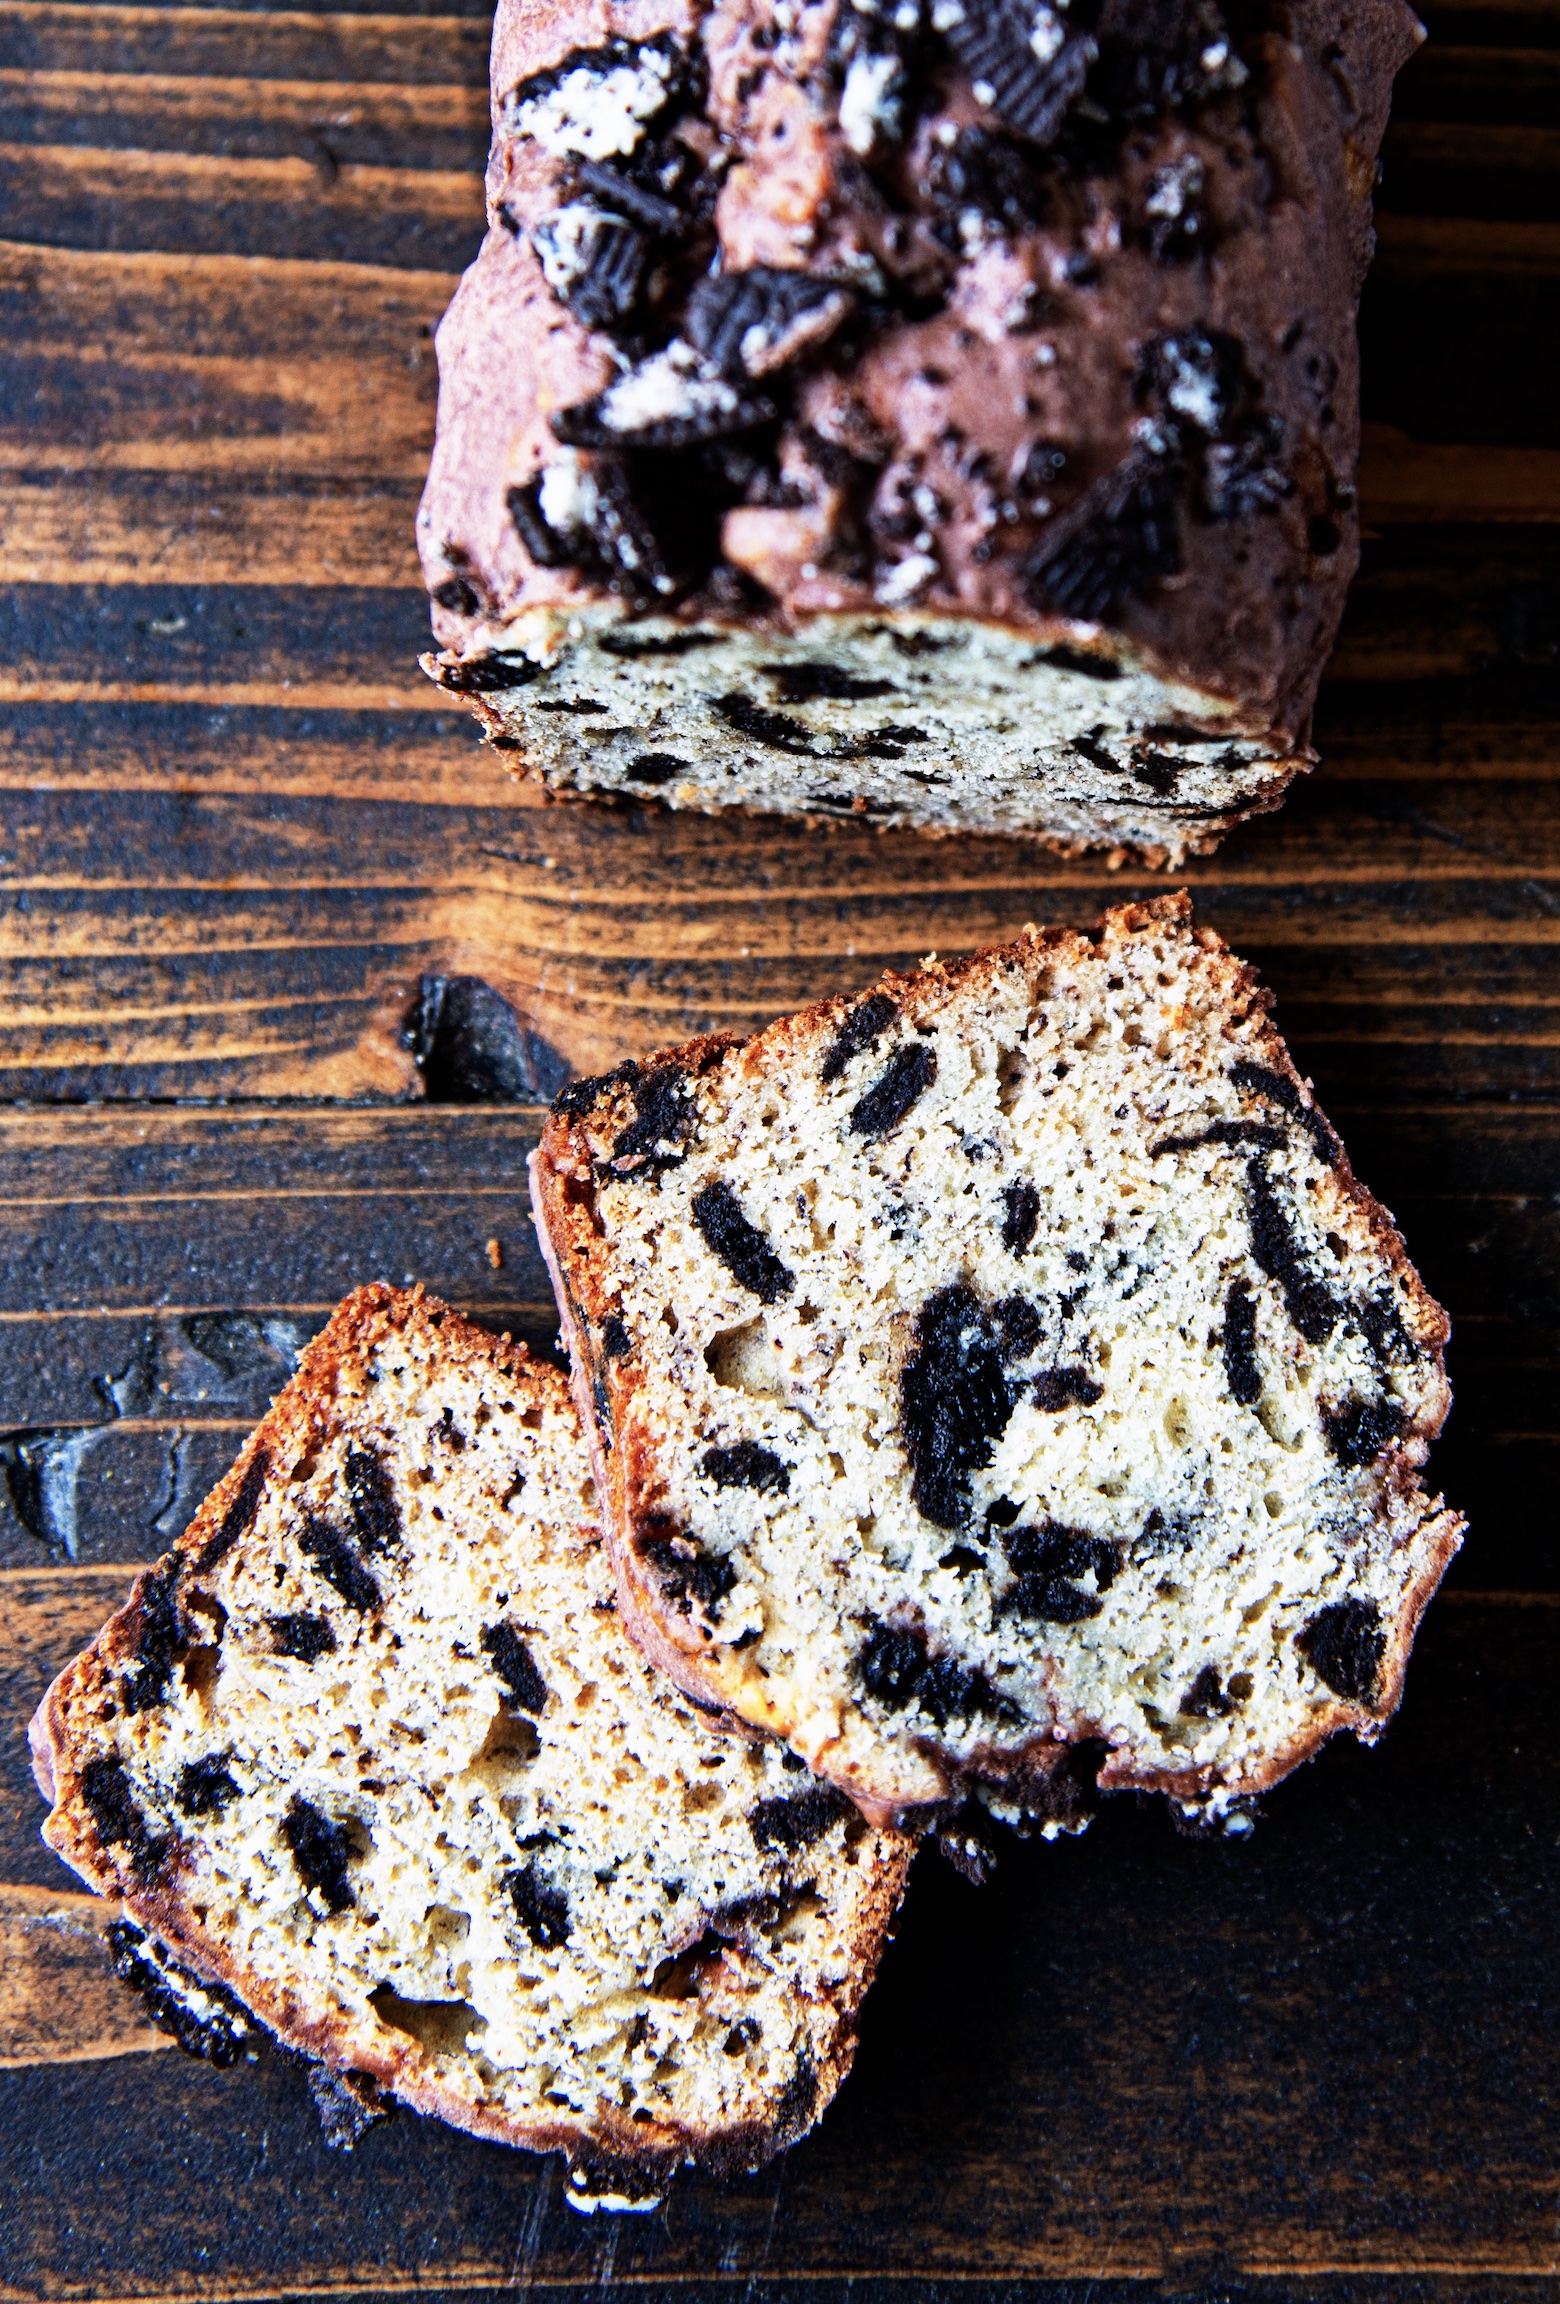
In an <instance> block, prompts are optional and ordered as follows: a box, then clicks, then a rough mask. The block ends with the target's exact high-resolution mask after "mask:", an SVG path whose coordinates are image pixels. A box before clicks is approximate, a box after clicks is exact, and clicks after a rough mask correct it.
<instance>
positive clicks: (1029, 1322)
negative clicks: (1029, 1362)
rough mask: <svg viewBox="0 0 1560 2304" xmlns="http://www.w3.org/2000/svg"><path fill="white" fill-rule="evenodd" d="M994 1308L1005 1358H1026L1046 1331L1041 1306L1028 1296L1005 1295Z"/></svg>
mask: <svg viewBox="0 0 1560 2304" xmlns="http://www.w3.org/2000/svg"><path fill="white" fill-rule="evenodd" d="M994 1310H995V1312H996V1317H997V1324H998V1326H999V1327H1000V1328H1001V1330H1002V1357H1003V1359H1004V1360H1009V1361H1011V1360H1022V1359H1024V1358H1025V1356H1026V1355H1027V1354H1028V1353H1030V1352H1032V1351H1033V1350H1034V1348H1035V1346H1036V1345H1037V1344H1038V1343H1039V1341H1040V1338H1041V1336H1042V1334H1043V1333H1044V1327H1045V1323H1044V1322H1043V1321H1042V1319H1041V1317H1040V1308H1039V1306H1038V1305H1036V1304H1031V1303H1030V1301H1029V1298H1028V1297H1027V1296H1004V1297H1003V1298H1002V1299H1001V1301H1000V1303H998V1304H997V1305H996V1306H995V1307H994Z"/></svg>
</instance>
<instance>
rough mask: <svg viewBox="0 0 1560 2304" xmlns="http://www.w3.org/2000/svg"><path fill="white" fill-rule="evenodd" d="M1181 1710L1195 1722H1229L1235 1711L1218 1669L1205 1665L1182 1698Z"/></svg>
mask: <svg viewBox="0 0 1560 2304" xmlns="http://www.w3.org/2000/svg"><path fill="white" fill-rule="evenodd" d="M1179 1709H1180V1710H1181V1711H1182V1712H1183V1713H1185V1714H1188V1715H1189V1716H1190V1717H1191V1718H1192V1719H1193V1720H1227V1719H1228V1718H1229V1716H1230V1714H1231V1713H1232V1712H1233V1711H1234V1709H1235V1705H1234V1701H1233V1699H1232V1698H1231V1697H1229V1696H1226V1695H1225V1693H1224V1688H1223V1684H1222V1683H1221V1681H1220V1679H1219V1674H1218V1668H1217V1667H1216V1666H1215V1665H1212V1664H1205V1665H1204V1666H1203V1668H1202V1670H1201V1671H1200V1672H1199V1673H1198V1675H1197V1677H1196V1679H1195V1680H1194V1681H1193V1682H1192V1684H1191V1686H1190V1687H1189V1688H1188V1689H1187V1691H1186V1694H1185V1695H1184V1696H1183V1697H1182V1698H1181V1702H1180V1707H1179Z"/></svg>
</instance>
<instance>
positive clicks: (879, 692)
mask: <svg viewBox="0 0 1560 2304" xmlns="http://www.w3.org/2000/svg"><path fill="white" fill-rule="evenodd" d="M759 670H760V671H761V672H763V673H765V674H767V676H768V677H769V678H770V679H771V680H773V682H774V683H775V693H776V694H777V695H778V697H779V699H780V701H781V703H782V704H814V703H817V702H818V701H819V700H820V699H827V700H828V701H829V702H838V703H852V704H853V703H856V702H857V701H858V700H860V699H862V698H866V697H873V696H892V695H894V694H896V693H897V691H896V690H895V687H894V683H893V681H892V680H869V679H866V678H864V677H863V675H862V674H861V673H859V672H847V671H846V670H845V668H844V666H843V665H840V664H814V663H808V662H805V661H803V662H799V663H793V664H761V665H760V666H759ZM878 997H879V998H881V994H879V995H878Z"/></svg>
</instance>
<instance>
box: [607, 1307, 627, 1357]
mask: <svg viewBox="0 0 1560 2304" xmlns="http://www.w3.org/2000/svg"><path fill="white" fill-rule="evenodd" d="M633 1349H634V1339H633V1337H632V1336H630V1334H629V1332H628V1327H627V1324H626V1322H624V1321H622V1320H620V1319H619V1318H618V1315H617V1314H616V1313H615V1312H609V1313H608V1314H607V1317H606V1318H605V1320H603V1322H602V1323H601V1350H602V1355H603V1357H604V1358H605V1359H608V1360H625V1359H627V1357H628V1355H629V1353H630V1352H632V1351H633Z"/></svg>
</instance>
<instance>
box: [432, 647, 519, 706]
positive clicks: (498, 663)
mask: <svg viewBox="0 0 1560 2304" xmlns="http://www.w3.org/2000/svg"><path fill="white" fill-rule="evenodd" d="M541 669H542V668H541V666H540V664H535V663H533V662H532V660H531V658H530V657H529V656H509V655H501V654H500V653H499V652H498V651H497V650H496V649H490V650H489V651H488V653H487V654H486V655H484V656H468V657H467V658H466V660H465V662H464V663H462V664H441V665H440V666H439V669H438V673H437V678H438V683H439V686H440V687H441V688H449V689H453V691H454V692H455V694H456V695H457V696H498V695H502V694H503V692H504V690H505V689H508V688H528V687H529V686H530V684H531V682H532V681H533V680H534V679H535V678H536V677H537V675H538V673H539V672H540V671H541Z"/></svg>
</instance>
